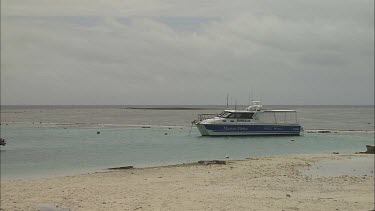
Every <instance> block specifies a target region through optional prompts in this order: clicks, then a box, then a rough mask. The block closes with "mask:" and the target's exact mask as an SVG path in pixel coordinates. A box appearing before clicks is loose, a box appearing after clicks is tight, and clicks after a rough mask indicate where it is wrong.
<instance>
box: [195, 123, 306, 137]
mask: <svg viewBox="0 0 375 211" xmlns="http://www.w3.org/2000/svg"><path fill="white" fill-rule="evenodd" d="M203 126H204V127H205V129H206V130H209V131H212V132H215V133H223V134H224V133H238V134H241V133H244V134H251V133H257V134H262V133H264V134H299V133H300V131H301V126H299V125H203ZM202 135H203V134H202Z"/></svg>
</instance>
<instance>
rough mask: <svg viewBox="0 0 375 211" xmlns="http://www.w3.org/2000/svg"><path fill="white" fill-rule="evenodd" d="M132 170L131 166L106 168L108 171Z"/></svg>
mask: <svg viewBox="0 0 375 211" xmlns="http://www.w3.org/2000/svg"><path fill="white" fill-rule="evenodd" d="M132 168H134V167H133V166H120V167H113V168H108V170H124V169H132Z"/></svg>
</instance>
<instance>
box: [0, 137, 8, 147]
mask: <svg viewBox="0 0 375 211" xmlns="http://www.w3.org/2000/svg"><path fill="white" fill-rule="evenodd" d="M5 144H7V142H6V141H5V139H3V138H0V145H1V146H5Z"/></svg>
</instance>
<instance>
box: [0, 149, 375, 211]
mask: <svg viewBox="0 0 375 211" xmlns="http://www.w3.org/2000/svg"><path fill="white" fill-rule="evenodd" d="M353 157H361V158H362V157H364V158H369V159H373V158H374V155H359V154H352V155H341V154H339V155H333V154H322V155H287V156H273V157H251V158H247V159H245V160H237V161H231V160H229V161H227V165H201V164H182V165H176V166H166V167H153V168H143V169H137V168H135V169H127V170H115V171H109V172H101V173H90V174H85V175H76V176H64V177H55V178H47V179H33V180H6V181H2V182H1V209H2V210H279V211H281V210H285V211H287V210H372V209H374V176H373V175H374V174H373V173H372V174H370V175H356V176H349V175H342V176H329V177H327V176H306V175H305V174H304V173H303V172H304V171H306V170H307V169H309V168H313V166H314V165H315V164H316V163H317V162H321V161H324V160H345V159H348V158H353Z"/></svg>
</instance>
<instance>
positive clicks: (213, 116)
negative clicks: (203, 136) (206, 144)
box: [198, 114, 219, 121]
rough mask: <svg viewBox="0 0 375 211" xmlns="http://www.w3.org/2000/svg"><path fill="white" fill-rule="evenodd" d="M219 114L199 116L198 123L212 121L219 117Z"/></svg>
mask: <svg viewBox="0 0 375 211" xmlns="http://www.w3.org/2000/svg"><path fill="white" fill-rule="evenodd" d="M218 115H219V114H198V121H203V120H205V119H212V118H215V117H217V116H218Z"/></svg>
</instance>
